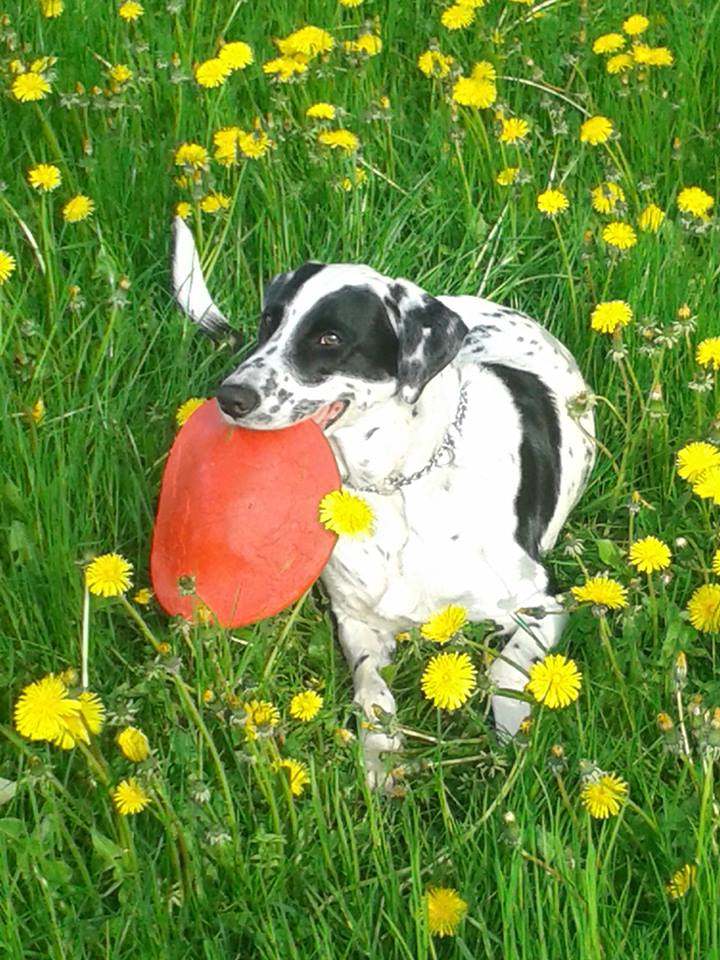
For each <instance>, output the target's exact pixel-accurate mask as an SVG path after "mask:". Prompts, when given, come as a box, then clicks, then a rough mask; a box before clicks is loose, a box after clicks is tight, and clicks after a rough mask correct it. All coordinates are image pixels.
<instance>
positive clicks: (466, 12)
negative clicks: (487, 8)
mask: <svg viewBox="0 0 720 960" xmlns="http://www.w3.org/2000/svg"><path fill="white" fill-rule="evenodd" d="M474 20H475V11H474V10H473V8H472V7H470V6H468V5H467V4H464V3H454V4H453V5H452V6H451V7H448V8H447V9H446V10H443V12H442V15H441V17H440V23H441V24H442V25H443V26H444V27H445V28H446V29H447V30H463V29H464V28H465V27H469V26H470V24H471V23H472V22H473V21H474Z"/></svg>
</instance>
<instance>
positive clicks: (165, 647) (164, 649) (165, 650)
mask: <svg viewBox="0 0 720 960" xmlns="http://www.w3.org/2000/svg"><path fill="white" fill-rule="evenodd" d="M157 649H158V653H161V654H162V655H163V656H165V657H166V656H167V655H168V654H169V653H170V649H171V648H170V644H169V643H167V642H165V641H163V643H159V644H158V648H157Z"/></svg>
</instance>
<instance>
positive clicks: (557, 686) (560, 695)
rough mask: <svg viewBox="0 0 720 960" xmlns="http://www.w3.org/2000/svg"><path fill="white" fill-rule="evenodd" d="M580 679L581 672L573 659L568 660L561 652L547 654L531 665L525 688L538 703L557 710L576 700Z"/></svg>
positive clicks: (578, 693)
mask: <svg viewBox="0 0 720 960" xmlns="http://www.w3.org/2000/svg"><path fill="white" fill-rule="evenodd" d="M581 680H582V674H581V673H580V671H579V670H578V668H577V666H576V664H575V661H574V660H568V658H567V657H564V656H563V655H562V654H561V653H557V654H549V655H548V656H547V657H545V658H544V659H543V660H541V661H540V662H539V663H534V664H533V665H532V667H531V668H530V679H529V680H528V682H527V685H526V687H525V689H526V690H527V691H528V692H529V693H531V694H532V696H533V697H534V698H535V700H537V702H538V703H542V704H544V706H546V707H549V708H550V709H551V710H557V709H558V707H567V706H568V705H569V704H571V703H573V702H574V701H575V700H577V698H578V696H579V695H580V686H581Z"/></svg>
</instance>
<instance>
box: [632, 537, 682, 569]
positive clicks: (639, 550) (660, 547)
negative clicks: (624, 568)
mask: <svg viewBox="0 0 720 960" xmlns="http://www.w3.org/2000/svg"><path fill="white" fill-rule="evenodd" d="M671 558H672V554H671V552H670V547H668V545H667V544H666V543H663V541H662V540H658V538H657V537H643V538H642V539H641V540H636V541H635V543H633V544H632V546H631V547H630V553H629V559H630V563H631V564H632V565H633V566H634V567H635V568H636V569H637V570H639V571H640V573H655V571H656V570H665V568H666V567H669V566H670V560H671Z"/></svg>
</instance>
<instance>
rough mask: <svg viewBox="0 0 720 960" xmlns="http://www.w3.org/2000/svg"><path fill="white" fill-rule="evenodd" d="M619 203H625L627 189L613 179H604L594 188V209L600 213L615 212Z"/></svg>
mask: <svg viewBox="0 0 720 960" xmlns="http://www.w3.org/2000/svg"><path fill="white" fill-rule="evenodd" d="M619 203H625V191H624V190H623V188H622V187H621V186H620V185H619V184H617V183H613V182H612V181H608V180H606V181H604V182H603V183H601V184H599V185H598V186H597V187H594V188H593V190H592V205H593V209H594V210H597V212H598V213H613V212H614V210H615V208H616V207H617V205H618V204H619Z"/></svg>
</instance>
